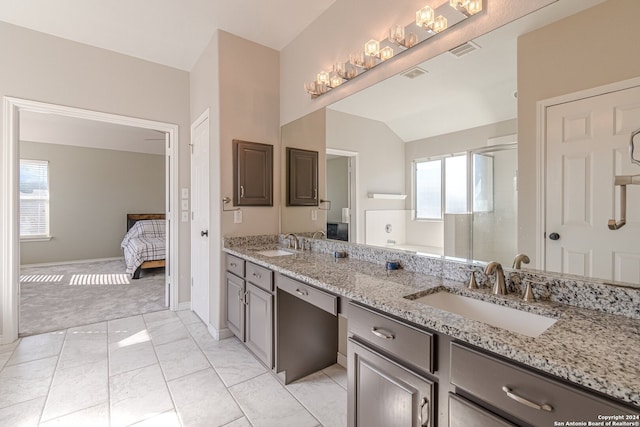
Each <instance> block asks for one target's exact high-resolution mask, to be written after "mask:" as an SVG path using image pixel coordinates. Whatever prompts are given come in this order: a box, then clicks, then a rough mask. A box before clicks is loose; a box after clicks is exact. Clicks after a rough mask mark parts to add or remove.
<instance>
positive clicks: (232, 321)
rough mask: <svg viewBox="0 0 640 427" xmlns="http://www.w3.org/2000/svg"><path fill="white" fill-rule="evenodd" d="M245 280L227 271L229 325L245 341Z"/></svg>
mask: <svg viewBox="0 0 640 427" xmlns="http://www.w3.org/2000/svg"><path fill="white" fill-rule="evenodd" d="M244 312H245V304H244V280H242V279H241V278H239V277H236V276H234V275H233V274H231V273H227V327H228V328H229V330H230V331H231V332H233V334H234V335H235V336H237V337H238V338H240V340H242V341H244Z"/></svg>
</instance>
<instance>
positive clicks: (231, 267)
mask: <svg viewBox="0 0 640 427" xmlns="http://www.w3.org/2000/svg"><path fill="white" fill-rule="evenodd" d="M227 271H230V272H232V273H233V274H235V275H236V276H238V277H244V260H243V259H240V258H238V257H237V256H233V255H229V254H227Z"/></svg>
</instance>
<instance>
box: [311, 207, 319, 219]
mask: <svg viewBox="0 0 640 427" xmlns="http://www.w3.org/2000/svg"><path fill="white" fill-rule="evenodd" d="M317 220H318V210H317V209H311V221H317Z"/></svg>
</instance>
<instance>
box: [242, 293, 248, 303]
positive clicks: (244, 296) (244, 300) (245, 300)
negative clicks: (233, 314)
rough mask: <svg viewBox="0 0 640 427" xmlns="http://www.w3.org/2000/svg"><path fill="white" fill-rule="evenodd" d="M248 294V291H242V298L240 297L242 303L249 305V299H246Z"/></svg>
mask: <svg viewBox="0 0 640 427" xmlns="http://www.w3.org/2000/svg"><path fill="white" fill-rule="evenodd" d="M248 294H249V291H244V295H243V299H242V303H243V304H244V305H249V301H247V295H248Z"/></svg>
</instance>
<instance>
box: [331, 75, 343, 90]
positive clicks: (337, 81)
mask: <svg viewBox="0 0 640 427" xmlns="http://www.w3.org/2000/svg"><path fill="white" fill-rule="evenodd" d="M341 84H342V77H340V76H339V75H337V74H336V75H333V76H331V80H330V81H329V86H331V87H338V86H340V85H341Z"/></svg>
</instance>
